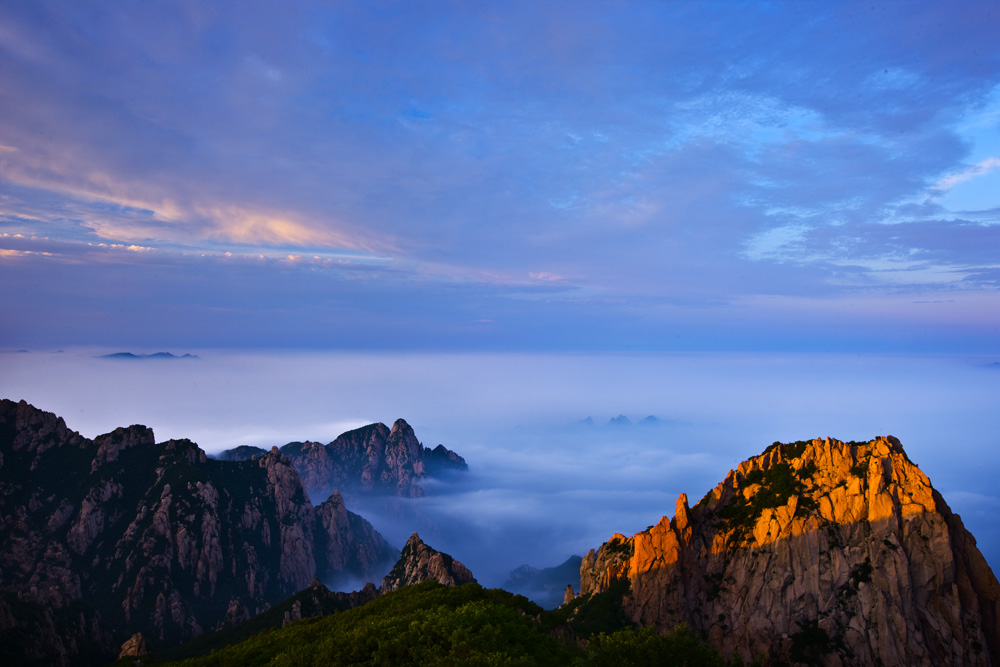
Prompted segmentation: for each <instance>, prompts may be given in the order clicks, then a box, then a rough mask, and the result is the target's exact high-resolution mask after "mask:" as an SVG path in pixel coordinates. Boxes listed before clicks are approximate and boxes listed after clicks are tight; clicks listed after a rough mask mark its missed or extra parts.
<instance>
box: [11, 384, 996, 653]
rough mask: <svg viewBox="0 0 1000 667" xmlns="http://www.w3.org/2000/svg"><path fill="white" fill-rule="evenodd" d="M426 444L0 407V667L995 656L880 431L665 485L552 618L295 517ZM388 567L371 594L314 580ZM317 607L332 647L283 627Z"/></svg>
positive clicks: (982, 568)
mask: <svg viewBox="0 0 1000 667" xmlns="http://www.w3.org/2000/svg"><path fill="white" fill-rule="evenodd" d="M439 450H443V451H441V452H440V454H435V451H439ZM439 450H429V449H427V448H425V447H423V446H422V445H420V443H419V441H417V439H416V437H415V435H414V434H413V431H412V429H410V428H409V426H408V425H407V424H406V422H405V421H403V420H398V421H397V422H396V423H395V424H394V425H393V427H392V428H391V429H389V428H387V427H385V426H384V425H382V424H372V425H369V426H366V427H363V428H361V429H356V430H354V431H351V432H349V433H346V434H344V435H343V436H341V437H340V438H337V439H336V440H335V441H333V442H332V443H330V444H329V445H326V446H324V445H320V444H318V443H291V444H289V445H286V446H285V447H283V448H282V449H280V450H279V449H278V448H272V449H271V450H270V451H263V450H251V449H248V448H241V449H240V450H237V453H233V452H230V453H229V454H227V457H228V458H230V459H238V460H213V459H210V458H208V457H207V456H206V455H205V453H204V452H202V451H201V450H200V449H199V448H198V447H197V446H196V445H195V444H194V443H191V442H190V441H187V440H169V441H167V442H163V443H156V442H155V438H154V437H153V433H152V431H151V430H150V429H148V428H146V427H144V426H137V425H135V426H130V427H128V428H119V429H116V430H115V431H113V432H112V433H109V434H106V435H103V436H99V437H97V438H94V439H93V440H89V439H87V438H84V437H83V436H81V435H79V434H78V433H76V432H74V431H71V430H69V429H68V428H67V427H66V425H65V423H64V422H63V420H62V419H61V418H59V417H57V416H55V415H53V414H51V413H47V412H44V411H42V410H38V409H36V408H34V407H33V406H31V405H28V404H27V403H25V402H24V401H21V402H20V403H14V402H12V401H6V400H4V401H0V662H2V663H3V664H5V665H6V664H12V665H13V664H38V665H42V664H59V665H67V664H102V663H104V662H107V661H109V660H111V659H114V658H115V657H117V656H118V655H119V653H121V654H122V655H126V656H128V655H139V654H143V653H145V652H146V651H149V650H153V651H156V652H162V650H163V649H169V647H171V646H174V647H177V646H178V645H180V644H182V643H183V642H189V643H188V644H184V646H181V647H180V648H179V649H177V650H181V649H183V650H186V651H187V653H186V655H189V656H193V655H203V654H204V653H205V652H206V651H207V650H208V648H206V647H208V646H212V647H214V648H221V647H223V646H226V645H229V644H232V647H231V650H230V648H227V649H225V651H227V652H226V653H225V654H224V655H226V656H230V657H225V658H219V659H220V660H222V661H223V662H225V661H226V660H228V661H229V663H226V664H230V663H231V664H242V663H243V662H244V661H245V660H249V659H251V658H250V657H251V656H254V657H253V658H252V661H254V662H255V664H256V663H259V664H270V663H269V662H268V661H269V660H272V659H275V660H277V659H278V658H279V657H281V656H285V657H282V658H281V659H282V660H285V662H288V661H289V660H292V657H291V656H298V657H297V658H295V660H298V661H305V663H308V664H330V661H331V660H333V661H334V662H336V660H337V659H341V658H335V657H334V656H341V657H343V656H347V655H351V656H353V657H352V658H351V659H352V660H358V661H360V662H359V664H376V663H378V662H379V661H380V660H386V659H389V658H388V657H386V656H392V655H395V656H396V659H395V663H394V664H420V662H421V659H420V658H419V656H425V658H426V657H427V656H431V655H438V656H450V657H444V658H441V659H442V660H444V661H445V662H449V661H450V664H451V663H455V661H456V660H458V661H459V662H461V660H462V658H461V656H463V655H464V656H466V658H468V659H470V660H471V659H472V657H471V656H479V657H477V658H476V660H479V659H480V658H481V659H482V660H493V661H494V662H496V661H498V660H499V661H500V662H504V661H505V660H508V659H510V660H514V661H515V662H517V661H520V662H521V663H524V664H568V663H569V662H572V661H576V663H577V664H633V663H634V664H646V663H641V662H639V661H641V660H646V661H647V663H648V662H649V660H653V663H652V664H660V663H663V664H668V663H666V662H664V661H665V660H668V658H669V660H674V662H675V663H676V664H687V665H689V667H690V666H691V665H696V664H712V665H722V664H734V665H735V664H744V663H745V661H748V660H756V661H757V664H768V665H789V664H793V665H798V664H807V665H826V666H829V667H832V666H835V665H860V666H869V665H870V666H875V665H897V664H898V665H903V664H905V665H984V666H985V665H997V664H1000V584H998V582H997V579H996V577H995V576H994V574H993V572H992V571H991V570H990V568H989V566H988V564H987V563H986V561H985V560H984V558H983V557H982V554H981V553H980V552H979V550H978V548H977V547H976V543H975V539H974V538H973V537H972V535H971V534H969V532H968V531H967V530H966V529H965V528H964V526H963V524H962V521H961V519H960V517H958V515H956V514H954V513H953V512H951V510H950V509H949V507H948V505H947V503H946V502H945V500H944V498H943V497H942V496H941V495H940V494H939V493H938V492H937V491H936V490H935V489H934V488H933V486H932V485H931V483H930V480H929V479H928V478H927V477H926V475H924V473H923V472H922V471H921V470H920V469H919V468H918V467H917V466H916V465H915V464H914V463H913V462H912V461H910V459H909V458H908V456H907V455H906V453H905V451H904V449H903V447H902V444H901V443H900V442H899V441H898V440H897V439H895V438H893V437H892V436H886V437H879V438H875V439H873V440H871V441H868V442H841V441H838V440H835V439H831V438H825V439H816V440H809V441H799V442H794V443H774V444H773V445H771V446H770V447H768V448H766V449H765V450H764V452H763V453H761V454H759V455H757V456H754V457H751V458H749V459H747V460H746V461H744V462H743V463H741V464H740V465H739V466H738V467H737V468H736V469H735V470H731V471H730V472H729V473H728V474H727V475H726V476H725V479H724V480H723V481H722V482H721V483H720V484H718V485H717V486H716V487H715V488H714V489H712V490H711V491H710V492H709V493H708V494H706V495H705V496H704V497H703V498H702V499H701V500H700V501H699V502H698V503H696V504H695V505H694V506H693V507H692V506H690V505H689V503H688V500H687V496H686V495H685V494H681V496H680V497H679V498H678V500H677V503H676V507H675V509H674V512H673V516H672V517H667V516H664V517H663V518H661V519H660V520H659V521H658V522H657V523H655V524H654V525H651V526H649V527H648V528H647V529H646V530H644V531H640V532H638V533H636V534H634V535H632V536H626V535H622V534H617V533H616V534H614V535H612V536H611V537H610V538H609V539H608V540H607V541H606V542H605V543H604V544H602V545H601V546H600V547H597V548H594V549H592V550H590V551H589V552H588V553H587V554H586V555H585V556H584V557H583V558H582V559H581V560H580V561H579V570H578V572H579V582H580V584H579V585H580V589H581V590H580V591H579V593H576V592H574V591H573V590H572V587H570V588H569V589H568V590H565V591H564V593H563V595H564V596H563V604H562V605H561V606H560V607H559V608H558V609H556V610H553V611H545V610H543V609H542V608H541V607H538V606H537V605H534V603H532V602H531V601H529V600H527V599H526V598H524V597H520V596H517V595H512V594H510V593H506V592H504V591H499V590H498V591H485V590H484V589H482V588H481V587H478V584H476V583H475V580H474V578H473V575H472V573H471V572H469V570H468V568H466V567H465V566H464V565H462V564H461V563H460V562H458V560H456V559H455V558H453V557H452V556H449V555H447V554H442V553H440V552H437V551H436V550H434V549H433V548H432V547H430V546H428V545H426V544H424V542H423V541H422V540H421V539H420V538H419V536H418V535H416V534H415V533H414V534H413V535H412V536H411V537H410V539H409V540H408V541H407V543H406V545H405V546H404V547H403V549H402V552H401V553H400V552H396V551H395V550H393V549H392V548H391V547H390V546H389V545H388V544H387V543H386V542H385V540H384V539H383V538H382V537H381V536H380V535H379V534H378V533H377V531H376V530H375V529H374V528H373V527H372V526H371V525H370V524H369V523H368V522H366V521H365V520H364V519H362V518H361V517H359V516H357V515H354V514H352V513H350V512H348V511H347V509H346V507H345V506H344V499H343V496H342V495H341V494H340V493H339V492H337V491H332V492H331V493H330V494H329V495H328V497H326V499H325V500H324V501H323V502H322V503H320V504H318V505H313V504H312V502H311V501H310V497H316V498H319V497H322V495H321V491H322V490H323V489H324V488H326V487H334V486H335V485H337V484H341V483H343V484H346V485H351V486H353V487H354V488H356V489H359V490H360V492H367V493H375V494H388V495H391V496H394V497H395V496H406V497H413V496H419V495H420V490H419V489H420V486H419V482H420V481H421V480H422V479H425V478H426V476H427V474H428V473H427V469H428V465H427V462H428V461H430V460H431V459H434V458H435V457H437V456H439V455H440V456H444V457H446V458H447V459H448V461H449V463H448V464H447V465H446V467H445V470H457V469H460V466H459V465H458V463H459V461H460V462H461V466H464V460H461V457H458V455H457V454H454V453H453V452H450V451H449V450H446V449H445V448H443V447H440V448H439ZM285 452H288V454H290V455H291V456H289V455H286V454H285ZM293 457H297V459H298V460H297V462H296V458H293ZM310 475H312V476H313V477H312V478H310V477H309V476H310ZM324 475H326V477H324ZM304 479H310V480H311V481H310V483H311V484H312V485H313V489H314V490H315V492H316V493H315V495H313V492H309V493H307V491H306V485H305V484H304V482H303V480H304ZM324 485H325V486H324ZM397 553H398V560H397V561H396V564H395V565H393V566H391V568H390V565H391V562H392V558H393V557H394V556H395V555H396V554H397ZM574 566H576V561H575V560H573V559H570V560H569V561H567V562H566V563H564V564H563V565H561V566H559V567H557V568H549V569H547V570H536V569H534V568H529V567H521V568H518V570H515V571H514V572H513V573H512V576H511V578H510V580H509V581H508V583H507V586H508V587H511V588H519V587H520V588H523V589H525V590H528V589H536V590H537V591H544V593H545V594H547V595H552V594H553V593H555V594H558V590H559V589H560V588H562V586H563V584H561V583H559V582H561V581H565V580H566V579H569V580H570V581H573V580H574V579H575V577H573V578H571V577H570V573H569V572H568V570H567V567H574ZM385 572H388V574H385V576H383V577H382V579H381V581H382V584H381V586H380V587H379V588H376V587H375V586H374V585H373V584H368V585H366V586H365V587H363V588H361V589H360V590H358V591H355V592H353V593H334V592H331V591H330V590H329V589H328V588H326V587H325V586H324V583H330V584H331V585H335V584H336V582H337V580H338V578H339V579H340V580H341V581H343V580H344V578H345V577H351V578H352V579H353V578H361V579H367V580H368V581H375V580H377V577H379V576H381V575H382V574H383V573H385ZM354 580H356V579H354ZM557 580H558V581H557ZM428 581H437V582H439V583H442V584H446V585H448V586H454V587H455V589H456V590H457V591H458V590H461V591H464V592H456V593H455V594H451V593H447V594H446V593H443V592H441V589H439V588H434V587H433V586H430V587H428V585H425V584H424V583H422V582H428ZM553 589H554V590H553ZM408 591H412V592H408ZM533 594H534V593H533ZM347 610H350V611H347ZM365 610H367V611H365ZM420 610H423V611H420ZM335 611H336V612H338V614H333V613H332V612H335ZM341 612H342V613H343V614H344V616H343V617H342V618H341V617H340V616H339V613H341ZM355 612H357V613H355ZM331 614H332V616H331ZM310 616H327V617H330V618H331V619H332V620H330V622H329V623H326V624H325V625H323V626H322V627H323V628H327V629H328V631H323V632H314V631H312V630H307V629H300V625H299V623H298V621H299V620H300V619H306V618H307V617H310ZM338 619H340V620H338ZM421 619H423V620H421ZM476 619H479V620H476ZM306 622H307V621H305V620H302V623H306ZM414 624H417V625H419V626H420V627H422V628H424V630H421V631H417V630H413V628H415V627H417V625H414ZM435 624H436V625H435ZM281 626H285V627H283V628H282V627H281ZM268 627H270V628H273V630H272V633H274V634H270V635H267V638H266V640H259V639H255V638H252V637H250V636H251V634H253V633H254V632H257V631H259V630H262V629H265V628H268ZM305 627H306V626H302V628H305ZM308 627H310V628H315V629H318V628H320V626H318V625H311V626H308ZM366 628H367V629H366ZM376 628H383V630H376ZM489 628H493V630H488V629H489ZM501 628H503V629H501ZM635 628H642V629H641V630H636V629H635ZM380 632H384V633H387V634H379V633H380ZM373 633H374V634H373ZM400 633H403V634H402V635H401V634H400ZM310 637H312V639H310ZM524 638H530V641H528V639H524ZM191 639H194V640H195V641H193V642H190V641H189V640H191ZM313 641H316V642H321V644H322V645H320V644H315V645H313V644H311V643H310V642H313ZM525 641H528V644H525V643H524V642H525ZM338 642H347V644H343V645H342V644H340V643H338ZM456 642H458V643H457V644H456ZM529 644H530V645H529ZM504 646H506V647H508V648H507V649H506V651H507V652H506V653H505V652H504V651H505V649H503V647H504ZM185 647H189V648H185ZM199 647H200V648H199ZM359 647H362V648H359ZM363 647H369V648H370V653H368V654H364V655H362V654H363V653H364V652H365V651H368V650H369V648H363ZM359 651H360V652H359ZM386 652H388V653H386ZM162 655H163V657H166V656H167V654H166V653H162ZM178 655H179V654H178ZM220 655H223V654H220ZM233 656H236V657H233ZM267 656H271V657H267ZM324 656H326V657H324ZM456 656H458V657H456ZM488 656H493V657H492V658H490V657H488ZM630 656H631V657H630ZM636 656H639V657H636ZM641 656H646V657H645V658H641ZM650 656H659V657H657V658H655V660H654V659H653V658H651V657H650ZM665 656H666V657H665ZM671 656H673V657H671ZM678 656H680V657H678ZM723 656H729V657H728V658H724V657H723ZM286 658H287V659H286ZM343 659H347V658H343ZM295 660H292V662H294V661H295ZM678 660H680V662H677V661H678ZM262 661H263V662H262ZM279 662H280V660H279ZM305 663H303V664H305ZM129 664H131V663H129ZM199 664H200V663H199ZM205 664H215V663H212V662H211V661H209V662H208V663H205ZM219 664H222V663H219ZM275 664H277V663H275ZM289 664H292V663H291V662H289ZM455 664H457V663H455Z"/></svg>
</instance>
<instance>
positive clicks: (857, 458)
mask: <svg viewBox="0 0 1000 667" xmlns="http://www.w3.org/2000/svg"><path fill="white" fill-rule="evenodd" d="M580 577H581V588H582V591H581V593H584V594H591V595H593V594H596V593H601V592H607V591H610V590H612V589H617V590H621V591H623V595H622V597H621V600H620V604H621V609H622V610H623V612H624V614H625V616H626V618H627V619H628V620H630V621H632V622H635V623H638V624H640V625H644V626H652V627H655V628H656V629H658V630H659V631H667V630H670V629H673V628H674V627H676V626H678V625H679V624H682V623H686V624H687V625H688V626H689V627H690V628H691V629H692V630H693V631H694V632H695V633H697V634H703V636H706V637H707V638H708V640H709V643H711V644H712V645H714V646H715V647H716V648H718V649H719V650H721V651H722V653H723V654H729V653H730V652H733V651H735V652H738V653H740V654H742V655H743V657H744V658H748V659H749V658H751V657H754V656H757V655H758V654H761V653H763V654H765V655H768V656H771V658H772V659H776V660H785V661H790V662H793V663H796V662H797V663H809V664H820V663H821V664H824V665H839V664H843V665H861V666H866V665H996V664H1000V614H998V611H1000V584H998V583H997V579H996V577H995V576H994V575H993V572H992V571H991V570H990V568H989V566H988V565H987V563H986V561H985V560H984V559H983V556H982V555H981V554H980V552H979V550H978V549H977V548H976V541H975V539H974V538H973V537H972V535H971V534H969V532H968V531H966V529H965V527H964V526H963V524H962V521H961V519H960V518H959V516H958V515H957V514H954V513H952V512H951V510H950V509H949V508H948V505H947V504H946V503H945V501H944V499H943V498H942V497H941V495H940V494H939V493H938V492H937V491H936V490H935V489H934V488H933V487H932V486H931V483H930V481H929V480H928V478H927V476H926V475H924V473H923V472H921V471H920V469H919V468H918V467H917V466H916V465H914V464H913V463H912V462H911V461H910V460H909V458H908V457H907V456H906V453H905V452H904V451H903V447H902V445H901V444H900V442H899V441H898V440H896V439H895V438H893V437H891V436H888V437H880V438H877V439H875V440H872V441H871V442H866V443H859V442H848V443H844V442H840V441H837V440H833V439H829V438H828V439H825V440H818V439H817V440H812V441H808V442H801V441H800V442H797V443H792V444H781V443H775V444H774V445H772V446H771V447H769V448H767V450H765V451H764V453H762V454H761V455H759V456H756V457H754V458H751V459H749V460H747V461H744V462H743V463H741V464H740V465H739V467H738V468H737V469H736V470H734V471H730V472H729V474H728V475H727V476H726V479H725V480H724V481H723V482H722V483H721V484H719V485H718V486H717V487H716V488H715V489H713V490H712V491H711V492H710V493H708V494H707V495H706V496H705V497H704V498H702V500H701V501H700V502H699V503H698V504H697V505H695V506H694V507H693V508H689V507H688V502H687V496H686V495H685V494H681V496H680V498H678V500H677V507H676V511H675V513H674V517H673V518H672V519H668V518H667V517H663V518H662V519H661V520H660V521H659V523H657V524H656V525H654V526H650V527H649V528H648V529H646V530H644V531H642V532H640V533H636V534H635V535H634V536H632V537H626V536H624V535H617V534H616V535H614V536H613V537H612V538H611V539H610V540H608V541H607V542H606V543H604V544H603V545H602V546H601V547H600V549H598V550H596V551H594V550H591V551H590V552H589V553H588V554H587V555H586V556H585V557H584V559H583V563H582V564H581V568H580ZM621 585H624V588H621Z"/></svg>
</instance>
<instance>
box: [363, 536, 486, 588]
mask: <svg viewBox="0 0 1000 667" xmlns="http://www.w3.org/2000/svg"><path fill="white" fill-rule="evenodd" d="M429 579H433V580H434V581H436V582H438V583H440V584H444V585H445V586H458V585H459V584H471V583H475V581H476V579H475V577H473V576H472V573H471V572H469V568H467V567H465V566H464V565H462V564H461V563H460V562H458V561H457V560H455V559H454V558H452V557H451V556H449V555H448V554H444V553H441V552H440V551H437V550H435V549H432V548H431V547H429V546H427V545H426V544H424V543H423V541H422V540H421V539H420V536H419V535H417V534H416V533H413V535H411V536H410V539H409V540H407V541H406V546H404V547H403V551H402V553H401V554H400V555H399V560H398V561H396V564H395V565H394V566H393V568H392V570H390V571H389V574H387V575H385V578H384V579H382V586H381V587H380V588H379V594H382V593H388V592H389V591H394V590H397V589H399V588H402V587H403V586H412V585H413V584H419V583H420V582H421V581H427V580H429Z"/></svg>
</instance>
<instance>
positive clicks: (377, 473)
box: [218, 419, 468, 498]
mask: <svg viewBox="0 0 1000 667" xmlns="http://www.w3.org/2000/svg"><path fill="white" fill-rule="evenodd" d="M279 451H280V452H281V454H282V455H284V456H286V457H288V459H289V460H290V461H291V462H292V465H294V466H295V469H296V470H298V472H299V477H300V478H301V479H302V484H303V486H305V487H306V490H307V491H308V493H309V496H310V497H311V498H326V497H327V496H328V495H330V494H331V493H332V492H333V491H334V490H336V489H339V490H341V491H345V492H346V491H354V492H360V493H377V494H388V495H396V496H403V497H420V496H422V495H423V493H424V490H423V487H422V486H421V482H422V481H423V480H424V479H426V478H427V477H448V476H449V475H451V474H454V473H460V472H463V471H465V470H467V469H468V465H467V464H466V462H465V459H464V458H462V457H461V456H459V455H458V454H456V453H455V452H453V451H451V450H450V449H448V448H447V447H445V446H444V445H438V446H437V447H435V448H434V449H431V448H429V447H424V446H423V445H421V444H420V441H418V440H417V436H416V435H415V434H414V432H413V429H412V428H411V427H410V425H409V424H407V423H406V421H405V420H403V419H397V420H396V422H395V423H394V424H393V425H392V429H389V428H387V427H386V425H385V424H382V423H381V422H379V423H377V424H369V425H368V426H362V427H361V428H357V429H354V430H352V431H348V432H346V433H343V434H341V435H340V436H339V437H337V438H336V439H335V440H334V441H333V442H331V443H329V444H327V445H322V444H320V443H318V442H311V441H306V442H290V443H288V444H287V445H284V446H283V447H281V448H280V450H279ZM265 453H266V450H264V449H261V448H260V447H253V446H249V445H243V446H241V447H236V448H235V449H228V450H226V451H224V452H222V453H220V454H218V458H219V459H220V460H224V461H246V460H248V459H253V458H256V457H259V456H263V455H264V454H265Z"/></svg>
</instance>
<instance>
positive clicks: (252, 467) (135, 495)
mask: <svg viewBox="0 0 1000 667" xmlns="http://www.w3.org/2000/svg"><path fill="white" fill-rule="evenodd" d="M392 555H393V551H392V549H391V547H389V545H388V544H387V543H386V542H385V540H384V539H382V537H381V536H380V535H379V534H378V533H377V532H376V531H375V530H374V529H373V528H372V527H371V526H370V525H369V524H368V523H367V522H366V521H364V520H363V519H362V518H361V517H359V516H357V515H354V514H351V513H350V512H348V511H347V509H346V508H345V507H344V503H343V499H342V498H341V497H340V496H339V494H333V495H331V497H330V498H329V499H328V500H327V501H325V502H324V503H322V504H321V505H319V506H318V507H313V505H312V504H311V503H310V502H309V498H308V497H307V495H306V493H305V491H304V489H303V487H302V483H301V481H300V479H299V475H298V473H297V472H296V470H295V468H294V467H293V466H292V464H291V462H290V461H289V460H288V458H286V457H285V456H283V455H282V454H281V453H280V452H278V451H277V449H272V451H271V452H268V453H266V454H264V455H263V456H260V457H259V458H256V459H253V460H250V461H244V462H224V461H215V460H211V459H208V458H207V457H206V456H205V453H204V452H202V451H201V450H200V449H199V448H198V447H197V445H195V444H194V443H192V442H190V441H188V440H170V441H168V442H164V443H159V444H156V443H155V441H154V438H153V433H152V431H151V430H149V429H148V428H146V427H143V426H131V427H129V428H127V429H116V430H115V431H113V432H112V433H109V434H107V435H104V436H100V437H98V438H95V439H94V440H93V441H91V440H88V439H86V438H84V437H82V436H80V435H79V434H78V433H75V432H74V431H71V430H69V429H68V428H66V425H65V423H64V422H63V420H62V419H60V418H58V417H56V416H55V415H53V414H51V413H47V412H43V411H41V410H38V409H36V408H34V407H32V406H31V405H28V404H27V403H25V402H24V401H21V402H20V403H13V402H12V401H8V400H3V401H0V594H2V595H0V644H3V645H4V650H5V651H6V652H7V653H8V655H13V656H14V657H15V658H18V659H19V660H20V662H26V661H30V660H37V661H38V662H40V663H46V664H93V663H99V662H102V661H103V662H106V661H107V660H109V659H113V658H115V657H116V656H117V655H118V650H117V649H118V647H120V646H121V644H122V642H124V641H125V640H126V639H128V638H129V637H132V636H133V635H135V634H136V633H141V634H142V637H143V638H144V642H146V643H148V644H149V646H150V647H151V648H152V649H153V650H155V649H157V648H159V647H163V646H165V645H169V644H172V643H177V642H180V641H185V640H188V639H191V638H193V637H195V636H197V635H199V634H201V633H202V632H204V631H207V630H211V629H215V628H218V627H221V626H223V625H225V624H227V623H232V622H236V621H239V620H244V619H245V618H247V617H249V616H250V615H252V614H255V613H258V612H260V611H262V610H264V609H266V608H267V607H268V606H269V605H271V604H274V603H275V602H278V601H280V600H283V599H285V598H286V597H288V596H289V595H290V594H292V593H294V592H295V591H298V590H300V589H302V588H304V587H306V586H307V585H308V584H309V582H310V581H311V580H312V579H313V578H314V577H317V576H318V577H320V578H323V579H325V580H327V581H329V580H332V579H336V578H337V577H338V576H345V577H346V576H350V577H352V578H353V577H366V576H370V575H373V574H377V573H381V572H384V568H385V566H387V565H388V563H389V562H391V559H392ZM4 662H5V664H10V662H9V661H8V660H5V661H4Z"/></svg>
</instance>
